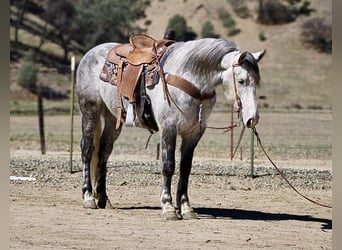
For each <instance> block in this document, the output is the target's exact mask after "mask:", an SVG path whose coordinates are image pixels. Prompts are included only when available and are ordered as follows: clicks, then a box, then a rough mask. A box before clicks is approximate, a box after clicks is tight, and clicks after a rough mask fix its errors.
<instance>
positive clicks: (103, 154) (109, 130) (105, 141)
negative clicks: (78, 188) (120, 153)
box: [94, 109, 122, 208]
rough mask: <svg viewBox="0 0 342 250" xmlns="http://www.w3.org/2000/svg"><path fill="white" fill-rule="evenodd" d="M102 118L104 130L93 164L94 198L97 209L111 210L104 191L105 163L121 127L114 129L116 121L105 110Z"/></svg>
mask: <svg viewBox="0 0 342 250" xmlns="http://www.w3.org/2000/svg"><path fill="white" fill-rule="evenodd" d="M102 117H103V123H104V128H103V131H102V134H101V136H100V137H99V138H100V140H99V143H98V152H97V163H96V164H94V167H95V173H94V186H95V197H96V198H97V200H98V201H97V206H98V207H99V208H113V206H112V204H111V203H110V200H109V198H108V195H107V191H106V178H107V161H108V158H109V156H110V154H111V153H112V150H113V145H114V142H115V141H116V139H117V138H118V137H119V135H120V132H121V128H122V127H121V126H120V128H118V129H115V124H116V119H115V117H114V116H113V115H112V114H111V113H110V112H109V111H108V110H107V109H106V110H104V111H103V114H102Z"/></svg>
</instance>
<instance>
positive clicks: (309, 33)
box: [301, 17, 332, 53]
mask: <svg viewBox="0 0 342 250" xmlns="http://www.w3.org/2000/svg"><path fill="white" fill-rule="evenodd" d="M301 37H302V40H303V42H304V43H306V44H309V45H311V46H313V47H314V48H316V49H317V50H319V51H320V52H325V53H331V52H332V29H331V25H329V24H327V23H326V22H325V20H324V19H323V18H321V17H315V18H312V19H310V20H307V21H306V22H304V23H303V25H302V32H301Z"/></svg>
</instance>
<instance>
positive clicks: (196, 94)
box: [162, 64, 332, 208]
mask: <svg viewBox="0 0 342 250" xmlns="http://www.w3.org/2000/svg"><path fill="white" fill-rule="evenodd" d="M239 66H240V65H239V64H233V65H232V73H233V84H234V94H235V101H236V103H237V106H238V108H237V111H236V112H237V114H238V118H240V113H241V110H242V102H241V99H240V96H239V94H238V91H237V86H236V77H235V72H234V69H235V68H236V67H239ZM162 79H163V78H162ZM162 81H163V80H162ZM164 81H165V79H164ZM166 82H167V83H168V84H170V85H172V86H175V87H177V88H179V89H181V90H183V91H184V92H185V93H187V94H188V95H190V96H191V97H193V98H195V99H197V100H200V101H203V100H206V99H210V98H212V97H214V96H215V94H216V93H215V91H213V92H211V93H201V92H200V91H199V89H198V88H196V87H195V85H194V84H193V83H191V82H189V81H187V80H185V79H183V78H181V77H178V76H175V75H168V76H167V77H166ZM167 93H168V92H167ZM168 95H169V93H168ZM171 100H172V99H171ZM173 103H174V101H173ZM174 104H175V103H174ZM175 105H176V104H175ZM176 107H177V108H178V109H179V110H180V111H181V112H182V110H181V109H180V108H179V107H178V106H177V105H176ZM232 112H233V106H232ZM182 113H183V112H182ZM201 116H202V103H201V104H200V111H199V118H198V121H199V123H200V126H201V127H202V128H203V127H205V128H209V129H222V130H224V132H228V131H230V130H232V129H233V128H234V127H237V125H236V124H233V125H230V126H227V127H209V126H202V117H201ZM252 130H253V133H254V135H255V136H256V138H257V142H258V145H259V146H260V148H261V150H262V151H263V153H264V154H265V156H266V158H267V159H268V160H269V161H270V163H271V164H272V166H273V167H274V168H275V169H276V170H277V172H278V173H279V174H280V176H281V177H282V178H283V179H284V180H285V181H286V183H287V184H288V185H289V186H290V187H291V189H293V190H294V191H295V192H296V193H297V194H298V195H300V196H301V197H302V198H304V199H306V200H307V201H309V202H311V203H313V204H316V205H318V206H322V207H326V208H332V206H331V205H326V204H323V203H320V202H317V201H315V200H313V199H311V198H309V197H307V196H306V195H304V194H302V193H301V192H299V191H298V189H296V188H295V187H294V186H293V184H292V183H291V182H290V181H289V180H288V179H287V177H286V176H285V174H284V173H283V172H282V171H281V170H280V169H279V168H278V167H277V165H276V164H275V163H274V162H273V161H272V159H271V158H270V156H269V155H268V154H267V152H266V150H265V148H264V146H263V144H262V142H261V139H260V136H259V133H258V132H257V130H256V128H255V127H254V128H252ZM244 131H245V126H243V129H242V131H241V133H240V137H239V140H238V144H237V145H236V147H235V150H234V153H233V155H232V158H233V157H234V154H235V152H236V150H237V148H238V147H239V145H240V142H241V139H242V137H243V134H244Z"/></svg>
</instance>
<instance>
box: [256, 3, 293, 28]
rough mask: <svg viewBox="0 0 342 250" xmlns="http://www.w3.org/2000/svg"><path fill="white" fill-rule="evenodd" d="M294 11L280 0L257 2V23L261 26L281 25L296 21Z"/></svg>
mask: <svg viewBox="0 0 342 250" xmlns="http://www.w3.org/2000/svg"><path fill="white" fill-rule="evenodd" d="M296 12H297V11H295V9H294V8H293V7H291V6H288V5H285V4H283V3H282V1H280V0H259V11H258V21H259V22H260V23H262V24H283V23H289V22H292V21H294V20H296V17H297V15H296Z"/></svg>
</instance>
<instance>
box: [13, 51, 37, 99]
mask: <svg viewBox="0 0 342 250" xmlns="http://www.w3.org/2000/svg"><path fill="white" fill-rule="evenodd" d="M34 56H35V54H34V52H33V50H29V51H27V52H26V53H25V55H24V59H23V62H22V64H21V66H20V68H19V70H18V79H17V82H18V84H19V85H20V86H22V87H23V88H26V89H28V90H29V91H31V92H35V91H36V90H37V85H36V82H37V73H38V69H37V66H36V64H35V60H34Z"/></svg>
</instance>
